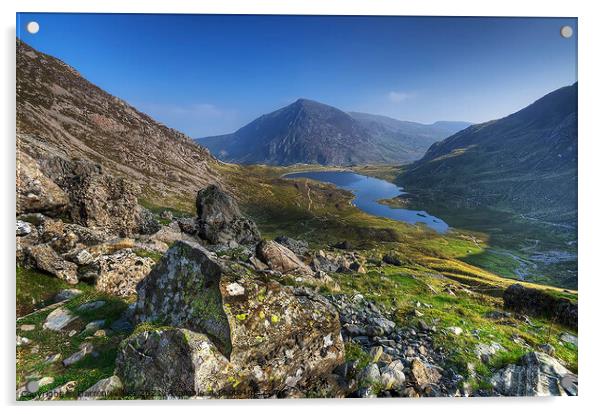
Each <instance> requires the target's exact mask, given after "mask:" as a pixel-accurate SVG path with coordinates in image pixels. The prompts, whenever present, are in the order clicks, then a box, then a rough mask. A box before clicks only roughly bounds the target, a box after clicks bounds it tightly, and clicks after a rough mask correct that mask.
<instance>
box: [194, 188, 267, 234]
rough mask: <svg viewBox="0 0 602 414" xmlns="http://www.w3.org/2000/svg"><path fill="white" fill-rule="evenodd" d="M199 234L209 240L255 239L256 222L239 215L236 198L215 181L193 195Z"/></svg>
mask: <svg viewBox="0 0 602 414" xmlns="http://www.w3.org/2000/svg"><path fill="white" fill-rule="evenodd" d="M196 211H197V216H198V232H199V236H200V237H201V238H202V239H204V240H207V241H208V242H209V243H211V244H227V243H230V242H235V243H239V244H250V243H256V242H257V241H259V239H260V235H259V230H257V226H256V225H255V223H254V222H253V221H251V220H249V219H247V218H246V217H244V216H243V215H242V213H241V212H240V210H239V208H238V205H237V203H236V201H235V200H234V199H233V198H232V197H231V196H230V195H228V194H227V193H225V192H224V191H222V190H221V189H220V188H219V187H218V186H216V185H210V186H208V187H207V188H204V189H202V190H200V191H199V192H198V193H197V197H196Z"/></svg>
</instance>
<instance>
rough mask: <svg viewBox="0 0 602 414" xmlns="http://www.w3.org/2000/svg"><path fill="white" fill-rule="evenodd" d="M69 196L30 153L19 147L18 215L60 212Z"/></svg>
mask: <svg viewBox="0 0 602 414" xmlns="http://www.w3.org/2000/svg"><path fill="white" fill-rule="evenodd" d="M68 203H69V197H68V196H67V194H66V193H65V192H64V191H63V190H61V188H60V187H59V186H58V185H56V183H54V182H53V181H52V180H51V179H50V178H48V177H47V176H46V175H44V173H43V172H42V171H41V169H40V166H39V165H38V163H37V162H36V160H34V159H33V158H31V157H30V156H29V155H27V154H26V153H24V152H23V151H20V150H19V149H18V148H17V215H19V214H26V213H40V212H41V213H47V214H48V213H50V214H58V213H60V212H61V211H62V210H63V209H64V208H65V207H66V206H67V204H68Z"/></svg>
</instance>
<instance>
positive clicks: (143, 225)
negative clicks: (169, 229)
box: [137, 207, 161, 234]
mask: <svg viewBox="0 0 602 414" xmlns="http://www.w3.org/2000/svg"><path fill="white" fill-rule="evenodd" d="M160 229H161V224H159V221H158V220H157V219H156V218H155V216H154V215H153V213H151V212H150V211H149V210H148V209H146V208H144V207H140V217H139V218H138V229H137V230H138V233H140V234H154V233H156V232H158V231H159V230H160Z"/></svg>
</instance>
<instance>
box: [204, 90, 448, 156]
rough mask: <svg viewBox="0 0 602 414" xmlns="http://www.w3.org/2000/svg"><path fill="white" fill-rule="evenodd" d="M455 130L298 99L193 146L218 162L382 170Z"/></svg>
mask: <svg viewBox="0 0 602 414" xmlns="http://www.w3.org/2000/svg"><path fill="white" fill-rule="evenodd" d="M459 128H460V126H457V125H456V126H454V127H451V128H450V126H449V125H443V126H441V127H438V126H435V125H421V124H418V123H412V122H401V121H397V120H395V119H391V118H387V117H379V116H375V115H368V114H359V113H351V114H348V113H346V112H343V111H341V110H339V109H337V108H334V107H332V106H328V105H324V104H322V103H319V102H315V101H310V100H307V99H299V100H297V101H296V102H294V103H293V104H291V105H289V106H286V107H284V108H282V109H279V110H277V111H275V112H272V113H270V114H267V115H263V116H261V117H259V118H258V119H256V120H255V121H253V122H251V123H250V124H248V125H246V126H244V127H242V128H241V129H239V130H238V131H236V132H235V133H233V134H228V135H221V136H216V137H209V138H204V139H197V140H196V141H197V142H198V143H200V144H202V145H204V146H206V147H207V148H209V149H210V150H211V151H212V152H213V153H214V154H215V155H216V156H217V157H219V158H220V159H223V160H226V161H232V162H237V163H243V164H273V165H289V164H296V163H306V164H322V165H351V164H387V163H403V162H408V161H411V160H415V159H417V158H419V157H420V156H421V155H422V154H423V153H424V151H426V149H427V148H428V146H429V145H431V144H432V143H433V142H434V141H436V140H437V139H443V138H445V137H446V136H448V135H450V134H451V133H453V132H456V131H457V130H458V129H459Z"/></svg>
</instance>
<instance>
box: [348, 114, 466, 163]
mask: <svg viewBox="0 0 602 414" xmlns="http://www.w3.org/2000/svg"><path fill="white" fill-rule="evenodd" d="M349 115H351V116H352V117H353V118H354V119H355V120H356V121H358V122H359V123H360V124H361V125H362V126H363V127H364V128H365V129H366V130H367V131H368V132H369V133H370V135H371V137H372V140H373V142H375V143H377V144H378V145H380V146H381V147H382V148H386V149H388V150H390V151H391V152H394V153H399V154H400V157H401V154H404V157H403V159H401V158H400V160H401V161H414V160H417V159H419V158H420V157H422V156H423V155H424V153H425V152H426V151H427V150H428V149H429V147H430V146H431V145H432V144H433V143H435V142H437V141H440V140H442V139H444V138H447V137H449V136H450V135H453V134H455V133H456V132H458V131H460V130H462V129H464V128H467V127H469V126H470V125H471V124H470V123H469V122H456V121H438V122H435V123H434V124H430V125H428V124H420V123H418V122H409V121H400V120H398V119H394V118H389V117H387V116H382V115H372V114H365V113H361V112H350V113H349Z"/></svg>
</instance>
